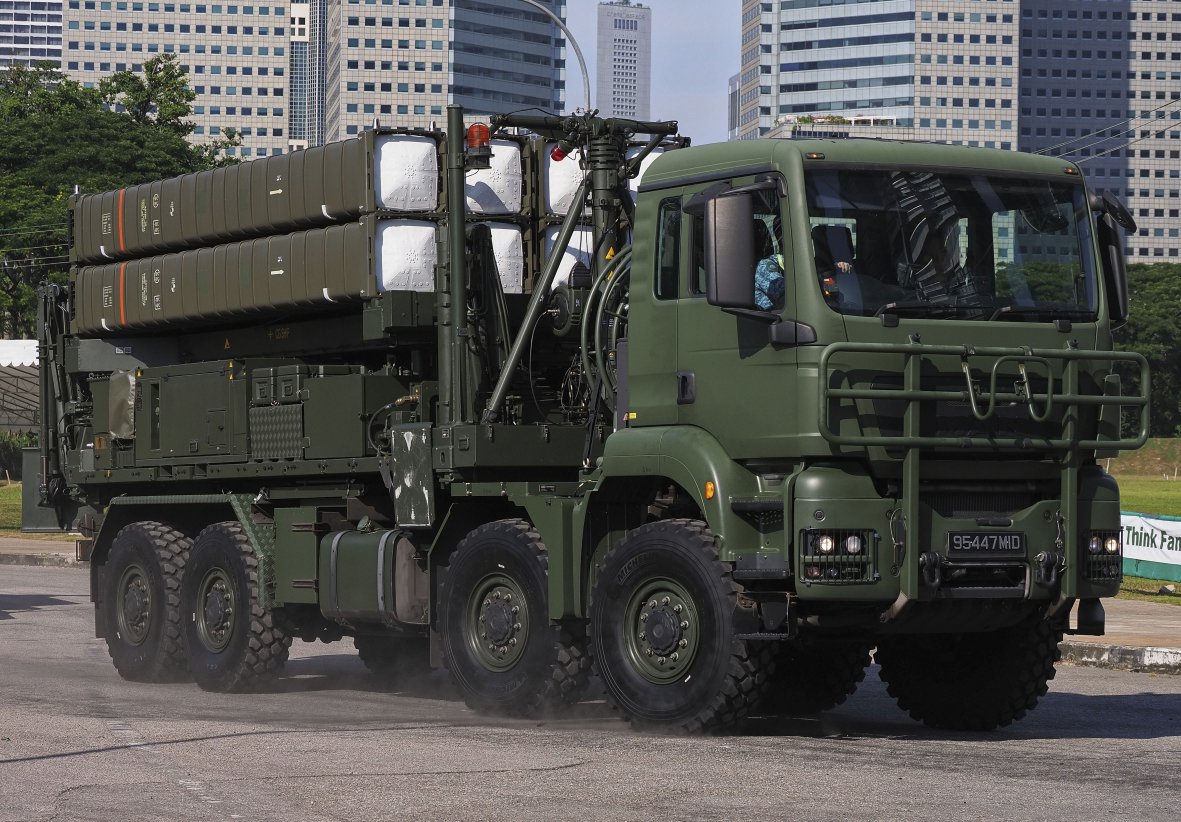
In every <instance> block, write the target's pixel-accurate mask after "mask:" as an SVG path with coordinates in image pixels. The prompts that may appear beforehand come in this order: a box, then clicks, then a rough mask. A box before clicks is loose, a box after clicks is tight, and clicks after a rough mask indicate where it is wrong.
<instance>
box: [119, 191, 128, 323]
mask: <svg viewBox="0 0 1181 822" xmlns="http://www.w3.org/2000/svg"><path fill="white" fill-rule="evenodd" d="M120 196H122V194H120ZM122 233H123V232H122V231H120V232H119V234H120V236H122ZM126 271H127V263H120V265H119V325H127V317H126V315H125V314H124V313H123V279H124V278H123V274H124V273H125V272H126Z"/></svg>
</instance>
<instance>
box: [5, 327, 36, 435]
mask: <svg viewBox="0 0 1181 822" xmlns="http://www.w3.org/2000/svg"><path fill="white" fill-rule="evenodd" d="M38 373H39V371H38V368H37V341H36V340H0V431H14V432H15V431H32V430H34V428H35V427H36V419H37V418H36V413H37V393H38V391H37V377H38Z"/></svg>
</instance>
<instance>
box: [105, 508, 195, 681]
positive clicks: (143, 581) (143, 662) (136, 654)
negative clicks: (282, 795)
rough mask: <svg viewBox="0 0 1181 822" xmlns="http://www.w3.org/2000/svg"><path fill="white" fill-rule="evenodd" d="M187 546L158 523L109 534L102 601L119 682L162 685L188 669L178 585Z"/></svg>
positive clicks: (183, 539)
mask: <svg viewBox="0 0 1181 822" xmlns="http://www.w3.org/2000/svg"><path fill="white" fill-rule="evenodd" d="M190 544H191V543H190V541H189V539H188V537H186V536H185V535H184V534H182V533H180V532H179V531H176V530H174V529H172V528H170V527H168V526H167V525H164V524H162V523H159V522H134V523H132V524H131V525H128V526H126V527H124V528H123V529H122V530H121V531H120V532H119V533H118V534H116V535H115V540H114V543H113V544H112V546H111V554H110V557H109V559H108V560H107V566H106V577H105V581H106V590H105V591H104V595H103V603H104V607H105V609H106V612H105V615H104V616H105V622H106V641H107V651H108V652H109V653H110V655H111V661H112V662H114V663H115V670H117V671H118V672H119V675H120V676H121V677H123V678H124V679H130V680H134V681H137V682H166V681H173V680H177V679H183V678H184V677H185V674H186V673H187V671H188V664H187V660H186V657H185V652H184V645H183V643H182V642H181V608H180V585H181V577H182V575H183V573H184V568H185V562H186V560H187V558H188V552H189V546H190Z"/></svg>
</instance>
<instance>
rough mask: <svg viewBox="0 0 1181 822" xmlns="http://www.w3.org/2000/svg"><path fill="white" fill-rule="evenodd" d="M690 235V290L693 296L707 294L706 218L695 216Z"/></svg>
mask: <svg viewBox="0 0 1181 822" xmlns="http://www.w3.org/2000/svg"><path fill="white" fill-rule="evenodd" d="M690 232H691V233H690V235H689V249H690V250H689V266H690V268H689V290H690V291H691V292H692V293H693V296H695V297H700V296H701V295H703V294H705V218H704V217H694V218H693V223H692V225H691V226H690Z"/></svg>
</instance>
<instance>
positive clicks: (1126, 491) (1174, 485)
mask: <svg viewBox="0 0 1181 822" xmlns="http://www.w3.org/2000/svg"><path fill="white" fill-rule="evenodd" d="M1117 479H1118V480H1119V496H1120V508H1121V509H1123V510H1124V511H1135V512H1136V513H1139V514H1152V515H1154V516H1158V517H1181V480H1166V479H1161V478H1160V477H1127V476H1123V477H1118V478H1117Z"/></svg>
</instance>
